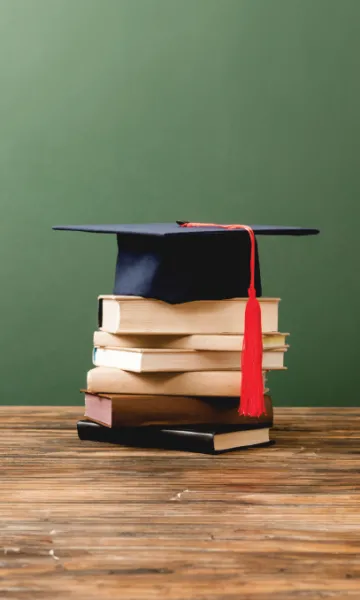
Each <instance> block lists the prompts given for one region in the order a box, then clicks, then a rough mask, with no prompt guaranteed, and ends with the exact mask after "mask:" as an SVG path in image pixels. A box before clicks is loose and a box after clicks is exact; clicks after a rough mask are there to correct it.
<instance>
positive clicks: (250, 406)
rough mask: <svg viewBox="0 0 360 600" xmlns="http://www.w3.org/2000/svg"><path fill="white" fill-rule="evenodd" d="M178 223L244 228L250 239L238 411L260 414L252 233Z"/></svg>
mask: <svg viewBox="0 0 360 600" xmlns="http://www.w3.org/2000/svg"><path fill="white" fill-rule="evenodd" d="M181 227H222V228H223V229H245V230H246V231H247V232H248V234H249V236H250V242H251V254H250V286H249V300H248V301H247V303H246V309H245V322H244V342H243V348H242V354H241V371H242V377H241V382H242V383H241V390H240V406H239V414H240V415H245V416H249V417H259V416H260V415H262V414H263V413H264V412H265V402H264V379H263V373H262V352H263V347H262V330H261V308H260V304H259V301H258V299H257V298H256V289H255V234H254V232H253V230H252V229H251V227H249V226H248V225H217V224H216V223H181Z"/></svg>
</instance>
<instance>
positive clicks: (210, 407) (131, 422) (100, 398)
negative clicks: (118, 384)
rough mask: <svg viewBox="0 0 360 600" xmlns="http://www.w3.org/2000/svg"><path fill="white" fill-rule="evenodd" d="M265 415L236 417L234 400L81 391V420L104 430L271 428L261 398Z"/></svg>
mask: <svg viewBox="0 0 360 600" xmlns="http://www.w3.org/2000/svg"><path fill="white" fill-rule="evenodd" d="M264 399H265V408H266V414H264V415H262V416H261V417H258V418H255V417H243V416H240V415H239V414H238V407H239V399H238V398H200V397H198V398H196V397H189V396H151V395H142V396H139V395H133V396H131V395H125V394H90V393H89V392H85V417H87V418H88V419H90V420H91V421H94V422H96V423H100V424H101V425H105V426H106V427H141V426H149V425H207V424H209V425H251V424H263V425H264V426H268V427H271V426H272V423H273V409H272V401H271V398H270V396H268V395H265V396H264Z"/></svg>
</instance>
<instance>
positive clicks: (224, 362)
mask: <svg viewBox="0 0 360 600" xmlns="http://www.w3.org/2000/svg"><path fill="white" fill-rule="evenodd" d="M285 352H286V348H282V349H279V350H269V351H267V352H266V351H265V352H264V353H263V369H282V368H283V367H284V353H285ZM93 363H94V365H95V366H96V367H116V368H118V369H124V370H125V371H133V372H135V373H147V372H161V371H164V372H170V371H239V370H240V368H241V352H217V351H210V352H208V351H207V350H169V349H155V348H143V349H140V348H128V349H122V348H117V349H111V348H94V351H93Z"/></svg>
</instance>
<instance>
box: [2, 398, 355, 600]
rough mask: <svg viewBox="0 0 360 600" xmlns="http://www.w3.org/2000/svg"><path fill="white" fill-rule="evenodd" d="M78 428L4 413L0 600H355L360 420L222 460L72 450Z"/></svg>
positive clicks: (335, 416) (325, 414) (43, 411)
mask: <svg viewBox="0 0 360 600" xmlns="http://www.w3.org/2000/svg"><path fill="white" fill-rule="evenodd" d="M82 414H83V410H82V408H81V407H62V408H60V407H32V406H27V407H2V408H1V409H0V430H1V435H0V460H1V472H0V484H1V494H0V597H1V598H4V599H6V600H7V599H9V600H10V599H11V600H14V599H18V600H29V599H33V598H36V599H39V600H42V599H45V598H46V599H48V598H54V599H55V600H56V599H60V598H61V599H62V598H65V597H66V598H67V599H68V600H72V599H75V598H76V599H77V600H82V599H83V598H84V599H85V598H86V599H92V598H94V599H95V598H101V599H102V600H108V599H110V598H111V599H112V600H113V599H114V598H117V597H120V596H119V593H120V591H121V598H124V599H129V600H145V599H146V600H148V599H150V600H152V599H155V598H156V599H158V598H167V599H169V600H195V599H196V600H220V599H221V600H235V599H236V600H237V599H238V598H240V597H241V598H242V599H245V600H246V599H249V600H267V599H268V598H269V597H270V594H276V598H277V600H287V599H291V598H307V599H309V598H311V599H317V598H334V597H336V598H337V599H338V598H358V597H359V579H360V511H359V500H360V409H355V408H349V409H334V408H331V409H326V408H324V409H323V408H316V409H312V408H292V409H285V408H282V409H277V410H276V411H275V423H276V426H275V428H274V430H273V432H272V437H273V438H274V439H275V441H276V444H275V445H274V446H272V447H268V448H261V449H260V448H259V449H253V450H248V451H243V452H241V451H239V452H231V453H229V454H225V455H221V456H217V457H214V456H202V455H197V454H186V453H180V452H179V453H176V452H170V451H166V452H165V451H161V450H153V449H152V450H143V449H141V450H139V449H136V448H121V447H115V446H111V445H108V444H103V445H100V444H96V443H92V442H80V441H79V440H78V439H77V434H76V420H77V419H78V418H80V417H81V416H82Z"/></svg>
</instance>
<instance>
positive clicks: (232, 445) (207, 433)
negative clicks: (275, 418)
mask: <svg viewBox="0 0 360 600" xmlns="http://www.w3.org/2000/svg"><path fill="white" fill-rule="evenodd" d="M77 431H78V436H79V438H80V439H81V440H90V441H96V442H107V443H110V444H119V445H122V446H136V447H139V448H162V449H166V450H182V451H188V452H200V453H202V454H219V453H221V452H226V451H227V450H235V449H236V448H248V447H251V446H259V445H264V444H269V443H270V439H269V431H270V429H269V427H264V426H263V425H258V426H254V425H252V426H242V427H233V426H232V427H231V426H229V427H226V426H223V427H218V428H214V427H213V428H212V427H201V426H196V427H170V428H164V427H119V428H109V427H104V426H102V425H99V424H98V423H94V422H92V421H85V420H81V421H78V423H77Z"/></svg>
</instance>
